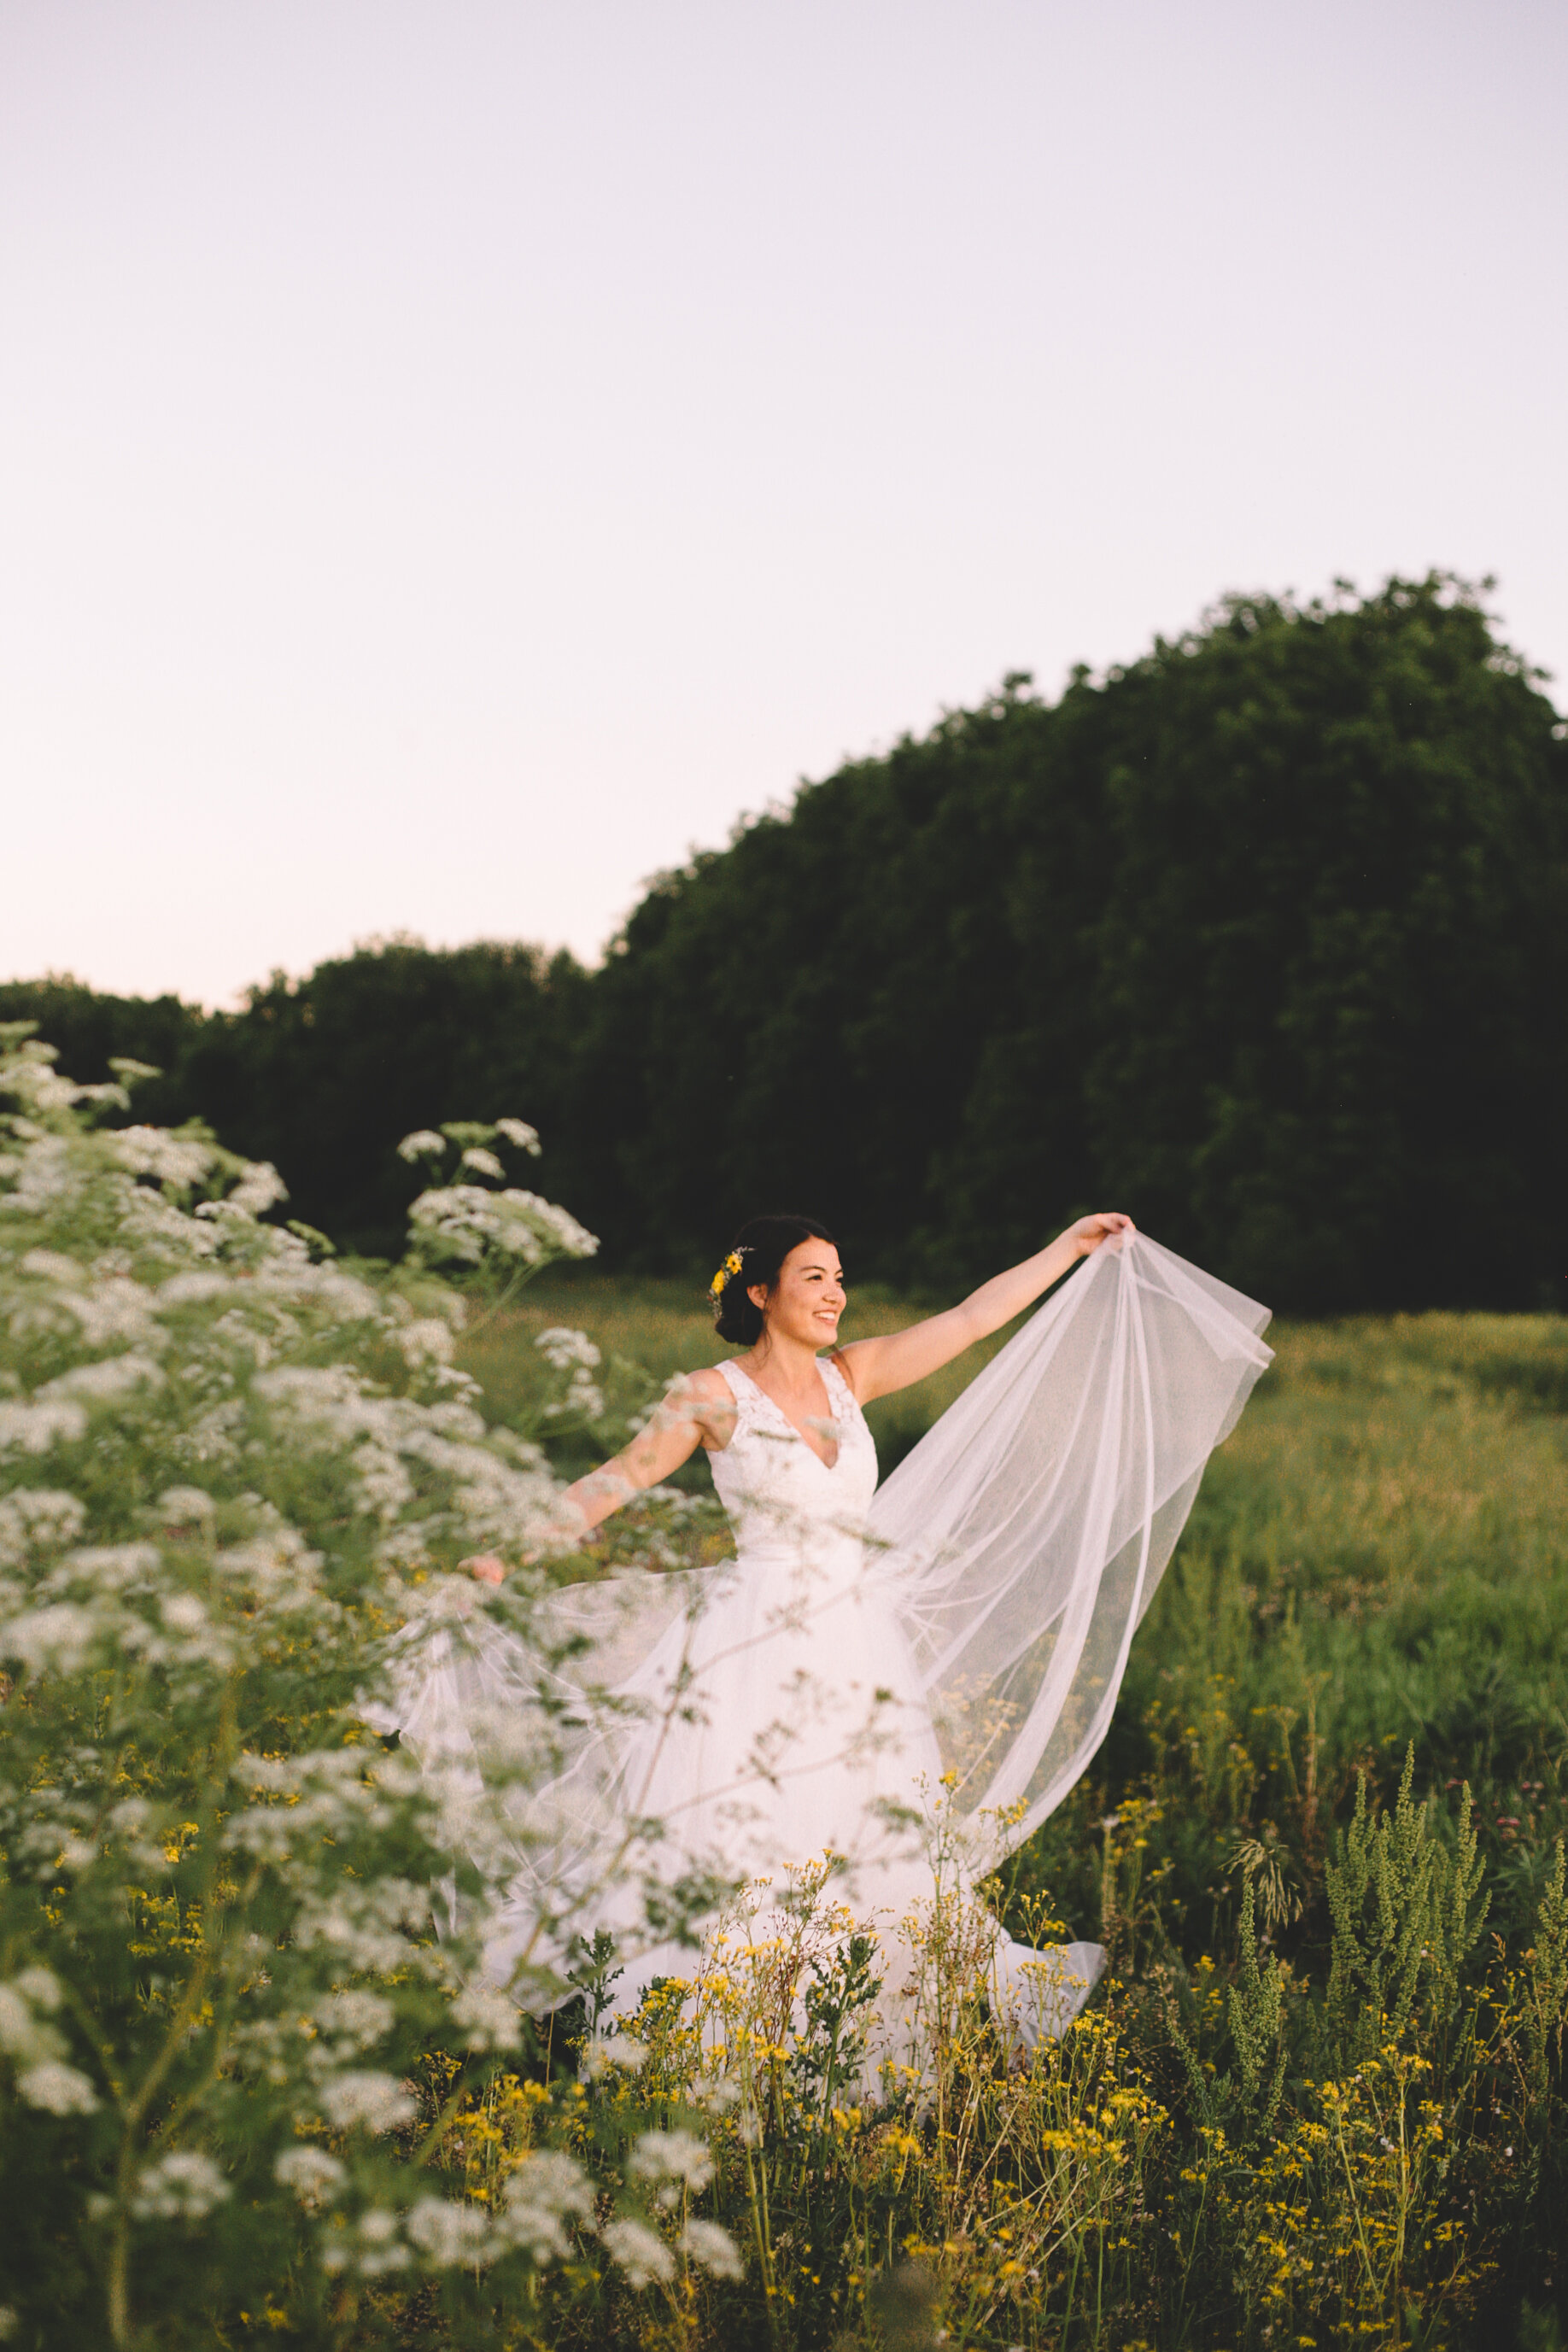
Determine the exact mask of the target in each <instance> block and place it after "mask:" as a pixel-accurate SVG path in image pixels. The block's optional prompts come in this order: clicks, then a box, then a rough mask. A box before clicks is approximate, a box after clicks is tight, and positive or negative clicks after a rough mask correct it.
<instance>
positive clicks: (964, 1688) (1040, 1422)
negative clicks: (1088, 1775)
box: [869, 1234, 1273, 1848]
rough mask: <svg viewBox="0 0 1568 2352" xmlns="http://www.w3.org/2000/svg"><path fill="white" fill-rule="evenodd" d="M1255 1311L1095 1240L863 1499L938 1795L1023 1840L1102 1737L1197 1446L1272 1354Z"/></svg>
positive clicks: (1159, 1254)
mask: <svg viewBox="0 0 1568 2352" xmlns="http://www.w3.org/2000/svg"><path fill="white" fill-rule="evenodd" d="M1268 1319H1269V1310H1268V1308H1267V1307H1260V1306H1259V1305H1258V1303H1257V1301H1256V1300H1254V1299H1250V1298H1247V1297H1243V1295H1242V1294H1241V1293H1240V1292H1239V1291H1237V1290H1232V1289H1231V1288H1229V1287H1228V1286H1227V1285H1226V1284H1225V1283H1222V1282H1217V1281H1216V1280H1215V1277H1214V1276H1212V1275H1208V1274H1205V1273H1203V1272H1202V1271H1201V1269H1200V1268H1198V1267H1197V1266H1194V1265H1188V1264H1187V1262H1186V1260H1185V1259H1184V1258H1180V1257H1177V1256H1176V1255H1174V1254H1173V1252H1172V1251H1170V1250H1166V1249H1162V1248H1161V1247H1160V1245H1159V1244H1158V1243H1156V1242H1152V1241H1150V1240H1148V1239H1147V1238H1146V1237H1145V1236H1144V1235H1142V1234H1136V1235H1134V1236H1132V1237H1131V1238H1129V1239H1128V1240H1127V1241H1125V1242H1121V1243H1108V1244H1105V1245H1104V1246H1103V1247H1102V1248H1100V1250H1098V1251H1097V1252H1096V1253H1095V1255H1093V1256H1092V1257H1091V1258H1089V1261H1088V1262H1087V1264H1086V1265H1083V1266H1082V1267H1081V1269H1080V1270H1079V1272H1078V1273H1077V1274H1076V1275H1074V1276H1073V1277H1072V1279H1071V1280H1070V1281H1068V1282H1066V1283H1064V1284H1063V1285H1062V1286H1061V1287H1060V1288H1059V1289H1058V1291H1057V1292H1056V1294H1055V1296H1054V1297H1051V1298H1050V1299H1049V1300H1048V1301H1047V1304H1046V1305H1045V1306H1044V1307H1042V1308H1041V1309H1040V1310H1039V1312H1038V1313H1037V1314H1036V1315H1035V1316H1034V1317H1032V1318H1031V1319H1030V1320H1029V1321H1028V1322H1027V1323H1026V1324H1025V1325H1024V1327H1023V1328H1022V1329H1021V1330H1020V1331H1018V1332H1017V1333H1016V1335H1015V1337H1014V1338H1013V1339H1010V1340H1009V1341H1008V1343H1007V1345H1006V1346H1005V1348H1004V1349H1002V1350H1001V1351H1000V1353H999V1354H998V1355H996V1356H995V1357H994V1359H993V1360H992V1361H991V1363H989V1364H988V1365H987V1366H986V1367H985V1369H984V1371H982V1372H981V1373H980V1374H979V1375H978V1376H977V1377H976V1379H974V1380H973V1381H972V1382H971V1383H970V1385H969V1387H968V1388H966V1389H965V1390H964V1391H963V1395H962V1396H960V1397H959V1398H958V1400H957V1402H955V1403H954V1404H952V1405H951V1406H950V1407H949V1408H948V1410H947V1412H944V1413H943V1414H942V1418H941V1419H940V1420H939V1421H938V1422H936V1423H934V1425H933V1426H932V1427H931V1429H930V1430H929V1431H928V1432H927V1433H926V1434H925V1436H924V1437H922V1438H921V1441H920V1443H919V1444H918V1445H916V1446H915V1447H914V1448H913V1449H912V1451H911V1452H910V1454H908V1455H906V1457H905V1459H904V1460H903V1461H902V1462H901V1463H900V1465H899V1466H898V1468H897V1469H896V1470H894V1471H893V1473H892V1474H891V1475H890V1476H889V1478H888V1479H887V1480H886V1482H885V1483H884V1484H883V1485H882V1486H880V1487H879V1489H878V1492H877V1495H876V1497H875V1500H874V1501H873V1503H872V1506H871V1511H870V1519H869V1527H870V1532H871V1534H872V1536H873V1537H874V1538H876V1539H877V1541H878V1543H879V1545H881V1546H882V1547H883V1548H884V1549H883V1550H882V1552H881V1554H880V1558H879V1564H878V1568H877V1570H875V1571H874V1572H876V1573H878V1574H879V1575H881V1576H883V1577H885V1578H887V1579H888V1580H889V1582H890V1586H891V1590H892V1592H893V1594H894V1595H895V1597H896V1605H897V1608H898V1612H899V1614H900V1619H901V1621H902V1622H903V1625H904V1628H905V1631H906V1633H908V1635H909V1638H910V1643H912V1645H913V1648H914V1651H915V1654H916V1657H917V1659H918V1660H919V1662H920V1665H921V1675H922V1681H923V1686H924V1689H925V1692H926V1695H927V1697H928V1700H929V1704H930V1706H931V1715H932V1717H933V1720H934V1722H935V1725H936V1729H937V1734H938V1738H939V1739H940V1741H941V1743H942V1750H943V1755H944V1759H945V1761H946V1764H947V1766H948V1769H949V1770H950V1771H951V1772H952V1773H953V1774H954V1776H955V1779H954V1784H953V1802H954V1803H955V1805H956V1806H957V1807H958V1809H959V1810H960V1811H963V1812H965V1813H970V1814H973V1815H977V1816H978V1815H989V1816H991V1817H993V1818H994V1820H995V1821H996V1822H997V1823H998V1838H999V1841H1000V1843H1002V1844H1003V1845H1004V1847H1005V1848H1010V1847H1012V1846H1014V1845H1016V1844H1020V1843H1022V1842H1023V1841H1024V1839H1026V1837H1028V1836H1029V1835H1030V1833H1031V1832H1033V1831H1034V1830H1036V1829H1037V1827H1038V1826H1039V1824H1040V1822H1043V1821H1044V1820H1045V1819H1046V1817H1047V1814H1049V1813H1050V1812H1051V1811H1053V1810H1054V1809H1055V1807H1056V1806H1057V1805H1058V1804H1059V1803H1060V1802H1061V1800H1062V1798H1063V1797H1064V1796H1065V1795H1066V1794H1067V1792H1068V1790H1069V1789H1070V1788H1071V1787H1072V1786H1073V1784H1074V1782H1075V1781H1076V1780H1079V1777H1080V1776H1081V1774H1082V1773H1083V1771H1084V1769H1085V1768H1086V1766H1087V1765H1088V1764H1089V1759H1091V1758H1092V1756H1093V1755H1094V1752H1095V1750H1096V1748H1098V1747H1099V1746H1100V1741H1101V1740H1102V1739H1103V1738H1104V1737H1105V1734H1106V1731H1107V1729H1108V1727H1109V1726H1110V1717H1111V1711H1112V1709H1113V1707H1114V1706H1115V1704H1116V1695H1117V1692H1118V1690H1119V1689H1120V1687H1121V1676H1122V1673H1123V1670H1124V1668H1125V1666H1126V1664H1127V1653H1128V1649H1129V1647H1130V1645H1131V1640H1132V1636H1133V1634H1134V1633H1135V1632H1136V1631H1137V1628H1138V1624H1139V1622H1140V1620H1141V1619H1142V1616H1143V1613H1144V1612H1145V1611H1146V1610H1147V1608H1148V1606H1149V1603H1150V1601H1152V1599H1153V1597H1154V1592H1155V1590H1156V1588H1157V1586H1158V1584H1159V1581H1160V1579H1161V1577H1162V1576H1163V1573H1164V1570H1165V1567H1166V1563H1167V1562H1168V1561H1169V1559H1170V1557H1171V1554H1172V1552H1173V1549H1175V1544H1176V1538H1178V1536H1179V1535H1180V1534H1181V1532H1182V1528H1183V1527H1184V1525H1185V1523H1186V1518H1187V1514H1188V1512H1189V1511H1190V1510H1191V1508H1192V1506H1193V1501H1194V1496H1196V1494H1197V1490H1198V1484H1199V1481H1200V1479H1201V1478H1202V1476H1203V1473H1204V1465H1205V1463H1206V1462H1207V1460H1208V1457H1209V1455H1210V1454H1211V1453H1212V1452H1213V1451H1214V1449H1215V1446H1216V1445H1218V1444H1220V1443H1221V1442H1222V1440H1223V1439H1224V1438H1226V1436H1228V1435H1229V1433H1230V1432H1231V1430H1232V1429H1233V1428H1234V1427H1235V1425H1236V1423H1237V1419H1238V1418H1239V1416H1240V1413H1241V1410H1242V1407H1243V1406H1244V1405H1245V1403H1246V1402H1247V1397H1248V1396H1249V1395H1250V1393H1251V1391H1252V1388H1253V1384H1254V1382H1255V1381H1257V1380H1258V1375H1259V1374H1260V1373H1261V1372H1262V1371H1263V1370H1266V1368H1267V1367H1268V1364H1269V1363H1270V1362H1271V1361H1272V1360H1273V1357H1272V1351H1271V1350H1270V1349H1268V1348H1267V1347H1265V1345H1264V1344H1263V1341H1262V1339H1261V1338H1260V1337H1259V1334H1260V1333H1261V1332H1262V1331H1263V1329H1264V1328H1265V1327H1266V1326H1267V1324H1268Z"/></svg>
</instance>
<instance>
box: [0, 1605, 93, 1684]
mask: <svg viewBox="0 0 1568 2352" xmlns="http://www.w3.org/2000/svg"><path fill="white" fill-rule="evenodd" d="M105 1630H106V1629H105V1627H104V1626H103V1624H102V1623H101V1622H100V1619H99V1618H98V1617H97V1616H96V1615H94V1613H93V1612H91V1611H90V1610H88V1609H80V1608H78V1606H77V1605H76V1603H75V1602H74V1601H55V1602H53V1603H52V1604H51V1605H50V1606H49V1607H48V1608H47V1609H34V1610H31V1611H29V1612H28V1613H27V1614H26V1616H23V1617H13V1618H12V1620H11V1622H10V1623H9V1624H8V1625H5V1626H4V1627H3V1628H0V1652H3V1653H4V1654H5V1656H6V1657H8V1658H15V1659H16V1661H17V1662H18V1664H21V1665H24V1666H27V1667H29V1668H30V1669H31V1670H32V1672H33V1673H34V1674H36V1675H41V1674H50V1673H53V1674H58V1675H73V1674H76V1673H77V1672H78V1671H79V1669H80V1668H81V1667H82V1666H83V1665H84V1664H86V1662H87V1660H88V1658H89V1656H90V1655H91V1654H92V1651H93V1649H94V1646H95V1645H96V1643H98V1642H99V1640H100V1638H101V1637H102V1635H103V1634H104V1633H105Z"/></svg>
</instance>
